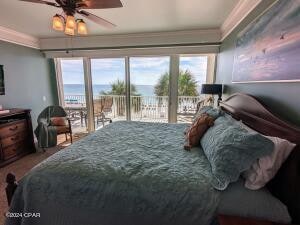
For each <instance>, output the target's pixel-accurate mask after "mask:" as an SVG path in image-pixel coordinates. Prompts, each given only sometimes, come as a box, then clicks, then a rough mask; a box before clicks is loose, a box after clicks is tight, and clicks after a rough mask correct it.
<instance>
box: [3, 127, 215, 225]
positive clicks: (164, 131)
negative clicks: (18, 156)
mask: <svg viewBox="0 0 300 225" xmlns="http://www.w3.org/2000/svg"><path fill="white" fill-rule="evenodd" d="M185 128H186V125H184V124H156V123H142V122H115V123H112V124H111V125H108V126H106V127H105V128H104V129H101V130H99V131H97V132H95V133H93V134H91V135H89V136H88V137H86V138H84V139H82V140H80V141H78V142H76V143H75V144H73V145H72V146H70V147H68V148H66V149H65V150H62V151H61V152H59V153H57V154H55V155H53V156H52V157H50V158H48V159H47V160H45V161H44V162H42V163H41V164H39V165H38V166H36V167H35V168H34V169H33V170H32V171H31V172H29V173H28V174H27V175H26V176H25V177H24V178H23V179H22V180H21V182H20V186H19V187H18V188H17V191H16V193H15V196H14V199H13V202H12V206H11V209H10V212H20V213H26V212H27V213H28V212H29V213H40V217H37V218H34V217H27V218H26V217H24V214H23V216H21V217H18V218H11V219H8V220H7V221H6V224H7V225H13V224H17V225H21V224H22V225H35V224H39V225H52V224H53V225H71V224H72V225H82V224H84V225H94V224H95V225H135V224H136V225H138V224H139V225H141V224H143V225H145V224H146V225H147V224H155V225H160V224H161V225H168V224H172V225H176V224H180V225H183V224H184V225H189V224H191V225H194V224H197V225H208V224H210V223H211V220H212V218H213V216H214V213H215V210H216V207H217V205H218V201H219V192H218V191H216V190H214V188H213V187H212V186H211V185H210V182H211V168H210V165H209V162H208V161H207V159H206V158H205V156H204V154H203V151H202V150H200V149H199V150H198V151H197V150H194V151H191V152H187V151H185V150H183V145H184V135H183V131H184V129H185Z"/></svg>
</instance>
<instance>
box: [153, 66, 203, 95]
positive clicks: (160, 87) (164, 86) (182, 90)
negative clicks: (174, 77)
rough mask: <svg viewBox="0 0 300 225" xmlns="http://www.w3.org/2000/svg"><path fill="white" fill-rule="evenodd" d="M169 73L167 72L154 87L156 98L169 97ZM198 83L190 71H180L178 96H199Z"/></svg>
mask: <svg viewBox="0 0 300 225" xmlns="http://www.w3.org/2000/svg"><path fill="white" fill-rule="evenodd" d="M169 77H170V75H169V73H168V72H166V73H164V74H163V75H161V77H160V78H159V80H158V82H157V84H156V85H155V87H154V93H155V95H156V96H168V95H169ZM197 95H199V93H198V91H197V81H196V80H195V78H194V75H193V74H192V73H191V72H190V71H189V70H185V71H183V70H180V71H179V77H178V96H197Z"/></svg>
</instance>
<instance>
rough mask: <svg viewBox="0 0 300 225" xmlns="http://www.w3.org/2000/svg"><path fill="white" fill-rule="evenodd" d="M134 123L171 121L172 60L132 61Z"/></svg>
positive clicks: (132, 114)
mask: <svg viewBox="0 0 300 225" xmlns="http://www.w3.org/2000/svg"><path fill="white" fill-rule="evenodd" d="M129 62H130V64H129V65H130V84H131V85H130V108H131V113H130V114H131V120H134V121H145V122H165V123H167V122H168V105H169V67H170V57H131V58H130V61H129Z"/></svg>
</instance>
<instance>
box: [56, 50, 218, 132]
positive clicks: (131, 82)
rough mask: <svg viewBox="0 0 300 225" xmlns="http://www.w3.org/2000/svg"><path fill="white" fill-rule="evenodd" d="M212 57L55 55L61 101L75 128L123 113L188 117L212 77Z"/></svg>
mask: <svg viewBox="0 0 300 225" xmlns="http://www.w3.org/2000/svg"><path fill="white" fill-rule="evenodd" d="M214 57H215V56H214V55H172V56H134V57H120V58H99V59H96V58H95V59H89V58H77V59H57V61H56V62H57V69H58V71H57V75H58V86H59V91H60V96H62V97H61V104H62V105H63V106H64V107H65V108H66V110H67V111H68V113H69V115H70V117H71V118H72V120H73V121H72V125H73V128H75V129H78V130H79V131H80V129H84V130H86V129H87V127H89V130H93V129H94V127H95V128H96V129H97V128H101V127H103V125H105V124H106V123H109V122H111V121H117V120H126V119H127V120H134V121H146V122H169V121H171V122H176V121H177V122H191V120H192V117H193V115H194V113H195V112H196V108H197V103H198V102H199V101H200V100H202V98H203V96H202V95H201V85H202V84H203V83H206V82H207V81H208V82H212V77H213V71H214V70H213V69H212V68H213V67H214V61H213V60H212V59H214ZM170 84H172V86H170ZM176 85H178V88H176ZM172 87H173V89H172ZM174 87H175V88H174ZM176 109H177V110H176Z"/></svg>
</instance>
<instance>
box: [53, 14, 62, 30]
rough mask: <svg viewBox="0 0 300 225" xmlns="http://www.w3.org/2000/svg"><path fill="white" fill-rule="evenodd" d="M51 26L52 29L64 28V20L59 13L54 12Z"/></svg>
mask: <svg viewBox="0 0 300 225" xmlns="http://www.w3.org/2000/svg"><path fill="white" fill-rule="evenodd" d="M52 28H53V29H54V30H58V31H63V30H64V21H63V19H62V18H61V16H60V15H58V14H56V15H55V16H53V19H52Z"/></svg>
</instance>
